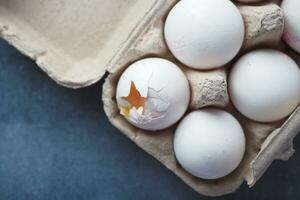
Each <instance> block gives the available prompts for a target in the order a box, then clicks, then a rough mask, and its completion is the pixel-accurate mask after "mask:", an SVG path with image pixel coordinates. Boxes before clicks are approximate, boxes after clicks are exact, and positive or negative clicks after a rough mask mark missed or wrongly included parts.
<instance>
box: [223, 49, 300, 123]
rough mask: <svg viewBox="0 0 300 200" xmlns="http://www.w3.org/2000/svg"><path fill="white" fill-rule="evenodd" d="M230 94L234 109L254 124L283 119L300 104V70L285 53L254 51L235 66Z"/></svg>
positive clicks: (231, 75)
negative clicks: (255, 122)
mask: <svg viewBox="0 0 300 200" xmlns="http://www.w3.org/2000/svg"><path fill="white" fill-rule="evenodd" d="M229 93H230V97H231V100H232V102H233V104H234V106H235V107H236V108H237V109H238V110H239V111H240V112H241V113H242V114H243V115H245V116H246V117H248V118H250V119H252V120H255V121H259V122H273V121H277V120H280V119H283V118H285V117H287V116H288V115H289V114H291V113H292V112H293V111H294V110H295V109H296V107H297V106H298V105H299V103H300V69H299V67H298V65H297V64H296V62H295V61H294V60H292V59H291V58H290V57H289V56H287V55H286V54H284V53H282V52H279V51H276V50H270V49H261V50H256V51H252V52H250V53H248V54H246V55H244V56H243V57H241V58H240V59H239V60H238V61H237V63H236V64H235V65H234V67H233V69H232V71H231V73H230V77H229Z"/></svg>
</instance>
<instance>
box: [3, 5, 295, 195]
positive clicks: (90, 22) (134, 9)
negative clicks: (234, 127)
mask: <svg viewBox="0 0 300 200" xmlns="http://www.w3.org/2000/svg"><path fill="white" fill-rule="evenodd" d="M176 2H177V1H176V0H143V1H142V0H122V1H121V0H110V1H106V0H90V1H78V0H52V1H48V0H28V1H24V0H0V32H1V36H2V37H3V38H4V39H5V40H7V41H8V42H9V43H10V44H12V45H13V46H15V47H16V48H18V49H19V50H20V51H21V52H22V53H24V54H25V55H27V56H30V57H31V58H33V59H34V60H36V62H37V64H38V65H39V66H40V67H41V68H42V69H43V70H44V71H45V72H46V73H47V74H48V75H49V76H50V77H51V78H52V79H54V80H55V81H56V82H57V83H59V84H61V85H63V86H66V87H70V88H80V87H85V86H88V85H91V84H93V83H95V82H97V81H98V80H99V79H100V78H101V77H102V76H103V75H104V74H105V72H108V77H107V78H106V81H105V84H104V86H103V94H102V97H103V102H104V109H105V112H106V114H107V116H108V117H109V120H110V121H111V123H112V124H113V125H114V126H116V127H117V128H118V129H120V130H121V131H122V132H123V133H124V134H125V135H126V136H128V137H129V138H130V139H131V140H133V141H134V142H135V143H136V144H137V145H138V146H140V147H141V148H142V149H144V150H145V151H146V152H148V153H149V154H151V155H152V156H153V157H155V158H156V159H157V160H159V161H160V162H161V163H162V164H164V165H165V166H166V167H167V168H168V169H170V170H172V171H173V172H174V173H175V174H176V175H177V176H179V177H180V178H181V179H182V180H183V181H184V182H186V183H187V184H188V185H190V186H191V187H192V188H193V189H194V190H196V191H198V192H199V193H201V194H204V195H208V196H218V195H223V194H227V193H231V192H233V191H235V190H236V189H237V188H238V187H239V186H240V185H241V184H242V182H243V181H244V180H246V181H247V182H248V184H249V185H250V186H253V185H254V184H255V183H256V181H257V180H258V179H259V178H260V177H261V176H262V175H263V173H264V172H265V171H266V170H267V168H268V167H269V166H270V164H271V163H272V162H273V160H276V159H281V160H287V159H288V158H290V156H291V155H292V154H293V152H294V150H293V147H292V141H293V138H294V137H295V136H296V135H297V133H298V132H299V131H300V108H298V109H297V110H296V111H295V112H294V113H293V114H292V115H291V116H290V117H289V118H288V119H285V120H283V121H280V122H276V123H271V124H261V123H256V122H253V121H250V120H248V119H246V118H245V117H243V116H241V115H240V114H239V113H237V112H236V111H235V109H234V108H233V106H232V105H231V104H230V101H229V95H228V91H227V73H228V69H229V68H230V66H232V63H229V64H228V65H226V66H225V67H224V68H223V69H217V70H212V71H208V72H200V71H196V70H191V69H189V68H187V67H186V66H183V65H181V64H180V63H178V62H177V61H176V60H175V59H174V57H173V56H172V55H171V54H170V52H169V51H168V49H167V47H166V45H165V42H164V38H163V24H164V19H165V17H166V15H167V13H168V12H169V10H170V9H171V8H172V6H173V5H174V4H175V3H176ZM274 2H275V1H274ZM276 3H278V1H276ZM238 7H239V9H240V11H241V13H242V15H243V17H244V21H245V25H246V36H245V42H244V45H243V49H242V51H241V53H240V54H242V53H245V52H246V51H248V50H249V49H253V48H256V47H267V46H272V47H274V48H279V49H280V50H283V51H289V52H290V50H288V49H287V47H286V46H285V45H283V44H282V43H281V42H280V38H281V35H282V32H283V26H284V18H283V13H282V11H281V9H280V8H279V7H278V6H277V5H275V4H273V3H270V2H269V1H268V3H266V2H265V3H262V4H251V5H246V4H241V5H239V6H238ZM290 53H291V55H292V56H293V57H294V58H295V59H296V60H298V63H299V64H300V58H299V55H297V54H295V53H294V52H290ZM151 56H157V57H163V58H166V59H169V60H171V61H173V62H175V63H177V64H178V65H179V66H180V67H182V69H183V71H185V72H186V74H187V77H188V79H189V81H190V84H191V90H192V101H191V106H190V111H191V110H193V109H198V108H201V107H203V106H219V107H222V108H224V109H226V110H228V111H230V112H231V113H233V114H234V115H235V116H236V117H237V118H238V119H239V121H240V122H241V123H242V125H243V127H244V129H245V132H246V137H247V150H246V154H245V157H244V159H243V161H242V163H241V164H240V166H239V167H238V168H237V169H236V170H235V171H234V172H233V173H232V174H230V175H228V176H226V177H224V178H222V179H218V180H211V181H207V180H201V179H198V178H195V177H193V176H191V175H189V174H188V173H187V172H186V171H185V170H184V169H182V168H181V166H180V165H179V164H178V163H177V162H176V159H175V156H174V152H173V148H172V142H173V133H174V130H175V128H176V125H175V126H173V127H171V128H169V129H166V130H163V131H158V132H155V133H153V132H147V131H143V130H140V129H137V128H135V127H133V126H131V125H130V124H129V123H128V122H127V121H126V120H125V119H124V118H123V117H122V116H121V115H120V114H119V111H118V108H117V105H116V101H115V89H116V85H117V81H118V78H119V77H120V75H121V73H122V72H123V71H124V69H125V68H126V67H127V66H128V65H129V64H130V63H132V62H134V61H136V60H138V59H141V58H144V57H151Z"/></svg>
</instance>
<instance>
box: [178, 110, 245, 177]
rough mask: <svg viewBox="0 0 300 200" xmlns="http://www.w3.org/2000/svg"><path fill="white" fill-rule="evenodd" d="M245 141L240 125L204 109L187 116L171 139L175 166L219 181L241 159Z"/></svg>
mask: <svg viewBox="0 0 300 200" xmlns="http://www.w3.org/2000/svg"><path fill="white" fill-rule="evenodd" d="M245 146H246V139H245V135H244V131H243V129H242V127H241V125H240V123H239V122H238V121H237V120H236V119H235V118H234V117H233V116H232V115H231V114H229V113H228V112H225V111H223V110H219V109H214V108H207V109H203V110H199V111H194V112H192V113H190V114H189V115H187V116H186V117H185V118H184V119H183V120H182V122H181V123H180V124H179V126H178V128H177V130H176V133H175V137H174V151H175V155H176V158H177V160H178V162H179V163H180V164H181V166H182V167H183V168H184V169H185V170H186V171H187V172H189V173H190V174H192V175H194V176H196V177H199V178H202V179H218V178H221V177H224V176H227V175H228V174H230V173H231V172H233V171H234V170H235V169H236V168H237V167H238V165H239V164H240V162H241V161H242V159H243V156H244V153H245Z"/></svg>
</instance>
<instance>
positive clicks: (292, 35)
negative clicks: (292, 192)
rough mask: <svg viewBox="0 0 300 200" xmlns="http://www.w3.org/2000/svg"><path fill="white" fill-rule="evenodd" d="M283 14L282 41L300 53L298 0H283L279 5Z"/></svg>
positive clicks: (299, 2) (299, 5)
mask: <svg viewBox="0 0 300 200" xmlns="http://www.w3.org/2000/svg"><path fill="white" fill-rule="evenodd" d="M281 7H282V9H283V11H284V16H285V28H284V37H283V39H284V41H285V42H286V43H287V44H288V45H289V46H290V47H291V48H292V49H294V50H295V51H297V52H298V53H300V25H299V19H300V12H299V10H300V1H299V0H284V1H283V2H282V5H281Z"/></svg>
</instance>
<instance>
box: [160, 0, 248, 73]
mask: <svg viewBox="0 0 300 200" xmlns="http://www.w3.org/2000/svg"><path fill="white" fill-rule="evenodd" d="M164 30H165V39H166V42H167V45H168V46H169V49H170V50H171V52H172V54H173V55H174V56H175V57H176V58H177V59H178V60H180V61H181V62H182V63H184V64H185V65H187V66H190V67H192V68H196V69H212V68H216V67H220V66H223V65H225V64H226V63H228V62H229V61H231V60H232V59H233V58H234V57H235V56H236V54H237V53H238V52H239V50H240V48H241V46H242V43H243V39H244V32H245V30H244V23H243V18H242V16H241V14H240V12H239V10H238V9H237V7H236V6H235V5H234V4H233V3H232V2H231V1H228V0H202V1H199V0H185V1H179V2H178V3H177V4H176V5H175V7H174V8H173V9H172V10H171V12H170V13H169V15H168V17H167V20H166V23H165V28H164Z"/></svg>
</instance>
